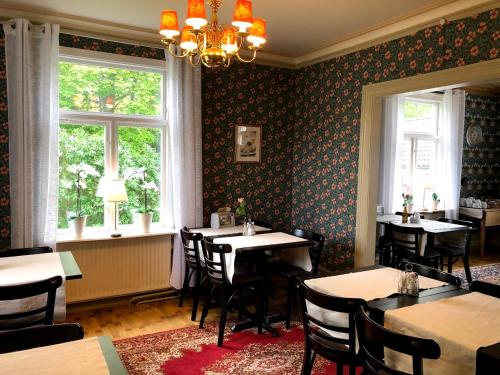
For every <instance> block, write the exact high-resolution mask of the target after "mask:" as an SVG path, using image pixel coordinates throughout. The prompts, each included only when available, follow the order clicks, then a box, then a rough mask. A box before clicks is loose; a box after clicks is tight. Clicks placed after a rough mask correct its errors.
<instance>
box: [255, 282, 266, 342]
mask: <svg viewBox="0 0 500 375" xmlns="http://www.w3.org/2000/svg"><path fill="white" fill-rule="evenodd" d="M263 287H264V286H263V285H262V284H261V283H258V284H257V285H256V287H255V315H256V317H257V333H258V334H259V335H260V334H261V333H262V321H263V320H264V317H263V315H264V314H262V308H263V304H262V300H263V298H262V290H263Z"/></svg>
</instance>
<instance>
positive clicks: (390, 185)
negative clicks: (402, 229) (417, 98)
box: [378, 95, 404, 213]
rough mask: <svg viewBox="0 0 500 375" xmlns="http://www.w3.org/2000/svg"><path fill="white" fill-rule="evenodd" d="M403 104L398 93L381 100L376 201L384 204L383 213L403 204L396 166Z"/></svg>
mask: <svg viewBox="0 0 500 375" xmlns="http://www.w3.org/2000/svg"><path fill="white" fill-rule="evenodd" d="M403 104H404V97H403V96H398V95H395V96H390V97H387V98H385V99H384V101H383V111H382V135H381V138H382V139H381V142H380V166H379V192H378V197H379V198H378V202H379V204H381V205H383V206H384V212H385V213H394V212H396V211H399V210H400V209H401V206H402V204H403V201H402V198H401V194H402V192H403V191H402V177H401V176H400V173H399V172H398V170H399V169H398V168H396V162H397V160H398V159H399V158H398V155H399V154H400V153H401V146H402V144H403V132H402V130H401V126H399V130H398V124H401V120H402V116H403Z"/></svg>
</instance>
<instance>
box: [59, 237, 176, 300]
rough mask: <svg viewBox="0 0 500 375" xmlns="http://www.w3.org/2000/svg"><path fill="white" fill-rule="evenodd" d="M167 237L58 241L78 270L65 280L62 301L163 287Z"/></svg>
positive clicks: (167, 261) (167, 273) (168, 260)
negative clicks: (78, 273)
mask: <svg viewBox="0 0 500 375" xmlns="http://www.w3.org/2000/svg"><path fill="white" fill-rule="evenodd" d="M171 249H172V247H171V236H170V235H158V236H147V237H137V238H121V239H106V240H98V241H76V242H73V241H71V242H59V243H58V244H57V250H58V251H71V252H72V254H73V256H74V257H75V259H76V262H77V263H78V266H79V267H80V270H81V271H82V274H83V277H82V279H79V280H68V281H67V282H66V302H67V303H75V302H83V301H90V300H96V299H101V298H109V297H117V296H123V295H128V294H134V293H140V292H147V291H154V290H160V289H166V288H169V287H170V270H171Z"/></svg>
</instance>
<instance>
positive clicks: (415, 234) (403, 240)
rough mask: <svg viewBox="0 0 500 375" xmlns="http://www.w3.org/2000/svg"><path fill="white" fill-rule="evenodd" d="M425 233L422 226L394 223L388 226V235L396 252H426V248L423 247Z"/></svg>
mask: <svg viewBox="0 0 500 375" xmlns="http://www.w3.org/2000/svg"><path fill="white" fill-rule="evenodd" d="M424 234H425V230H424V228H422V227H406V226H402V225H397V224H393V223H391V224H389V225H388V226H387V236H388V238H390V241H391V244H392V247H393V249H394V250H395V251H396V252H398V251H406V252H414V253H415V255H416V256H419V255H422V254H424V253H425V250H424V249H422V248H421V247H422V246H423V243H422V237H423V235H424Z"/></svg>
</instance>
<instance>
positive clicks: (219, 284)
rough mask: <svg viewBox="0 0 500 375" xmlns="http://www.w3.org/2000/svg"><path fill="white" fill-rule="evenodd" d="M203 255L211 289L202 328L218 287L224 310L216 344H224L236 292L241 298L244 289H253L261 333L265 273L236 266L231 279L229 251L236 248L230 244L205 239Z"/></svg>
mask: <svg viewBox="0 0 500 375" xmlns="http://www.w3.org/2000/svg"><path fill="white" fill-rule="evenodd" d="M202 249H203V255H204V257H205V265H206V269H207V273H208V277H209V279H210V284H211V289H210V293H207V296H206V299H205V302H204V304H203V312H202V314H201V319H200V328H203V325H204V323H205V319H206V317H207V315H208V310H209V308H210V303H211V301H212V298H213V297H214V296H215V292H216V290H219V291H220V296H221V313H220V321H219V337H218V340H217V346H222V345H223V342H224V328H225V327H226V319H227V312H228V308H229V305H230V303H231V302H232V301H233V298H234V297H235V296H236V295H239V297H240V303H241V300H242V294H241V293H242V292H243V291H245V290H250V291H253V292H254V294H255V316H256V320H257V325H258V332H259V333H262V309H261V306H263V303H262V302H263V301H262V296H263V288H264V276H262V275H259V274H257V273H255V272H251V271H244V270H238V269H236V270H235V272H234V275H233V277H232V280H229V278H228V273H227V264H226V254H228V253H231V252H232V251H233V249H232V248H231V245H228V244H214V243H213V242H212V241H210V240H207V239H204V240H203V241H202Z"/></svg>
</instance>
